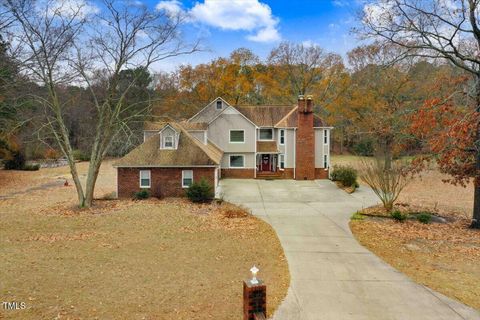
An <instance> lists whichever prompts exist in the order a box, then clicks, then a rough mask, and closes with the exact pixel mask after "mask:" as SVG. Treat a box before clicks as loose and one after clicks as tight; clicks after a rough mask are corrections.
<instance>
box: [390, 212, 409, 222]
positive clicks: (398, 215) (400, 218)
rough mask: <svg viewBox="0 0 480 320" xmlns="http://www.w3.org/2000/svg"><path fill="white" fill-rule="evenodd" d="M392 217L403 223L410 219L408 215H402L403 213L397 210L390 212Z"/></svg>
mask: <svg viewBox="0 0 480 320" xmlns="http://www.w3.org/2000/svg"><path fill="white" fill-rule="evenodd" d="M390 216H391V217H392V218H393V219H395V220H397V221H398V222H403V221H405V220H407V218H408V215H407V214H405V213H401V212H400V211H398V210H395V211H392V212H390Z"/></svg>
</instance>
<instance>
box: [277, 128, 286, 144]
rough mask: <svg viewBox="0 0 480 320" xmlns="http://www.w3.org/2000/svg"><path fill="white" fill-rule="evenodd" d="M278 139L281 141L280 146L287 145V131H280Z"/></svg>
mask: <svg viewBox="0 0 480 320" xmlns="http://www.w3.org/2000/svg"><path fill="white" fill-rule="evenodd" d="M278 139H279V141H278V143H279V144H281V145H284V144H285V130H284V129H280V131H279V135H278Z"/></svg>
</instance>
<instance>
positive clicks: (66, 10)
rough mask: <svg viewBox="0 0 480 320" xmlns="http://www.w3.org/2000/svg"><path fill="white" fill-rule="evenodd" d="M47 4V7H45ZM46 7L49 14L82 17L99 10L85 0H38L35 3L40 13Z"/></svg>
mask: <svg viewBox="0 0 480 320" xmlns="http://www.w3.org/2000/svg"><path fill="white" fill-rule="evenodd" d="M47 6H48V7H47ZM45 8H47V10H48V11H47V12H48V14H49V15H50V16H54V15H62V16H65V17H76V18H78V19H83V18H85V17H86V16H88V15H91V14H95V13H98V12H100V9H99V8H98V7H96V6H95V5H93V4H92V3H90V2H88V1H86V0H55V1H48V2H44V1H40V2H38V3H37V10H38V11H39V12H40V13H41V12H44V10H45Z"/></svg>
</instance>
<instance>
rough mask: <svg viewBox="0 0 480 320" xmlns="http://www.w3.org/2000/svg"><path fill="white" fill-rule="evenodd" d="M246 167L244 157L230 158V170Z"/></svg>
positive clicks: (232, 156) (235, 156)
mask: <svg viewBox="0 0 480 320" xmlns="http://www.w3.org/2000/svg"><path fill="white" fill-rule="evenodd" d="M244 166H245V158H244V156H243V155H231V156H230V168H243V167H244Z"/></svg>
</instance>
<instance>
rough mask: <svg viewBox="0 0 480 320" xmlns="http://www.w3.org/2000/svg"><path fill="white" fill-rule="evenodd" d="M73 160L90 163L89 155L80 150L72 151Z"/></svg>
mask: <svg viewBox="0 0 480 320" xmlns="http://www.w3.org/2000/svg"><path fill="white" fill-rule="evenodd" d="M73 158H74V159H75V160H80V161H90V155H89V154H88V153H86V152H83V151H82V150H80V149H76V150H73Z"/></svg>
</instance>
